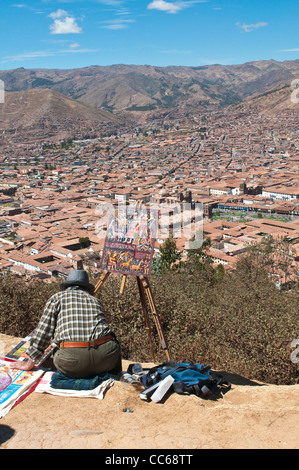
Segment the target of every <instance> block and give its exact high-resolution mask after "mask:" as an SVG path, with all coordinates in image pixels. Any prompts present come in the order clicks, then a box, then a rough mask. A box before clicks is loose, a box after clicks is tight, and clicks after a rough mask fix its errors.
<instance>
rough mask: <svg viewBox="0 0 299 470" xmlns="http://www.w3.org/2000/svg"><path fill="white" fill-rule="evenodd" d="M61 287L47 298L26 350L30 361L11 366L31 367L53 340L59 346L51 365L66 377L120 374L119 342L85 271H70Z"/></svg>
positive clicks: (29, 368) (28, 368)
mask: <svg viewBox="0 0 299 470" xmlns="http://www.w3.org/2000/svg"><path fill="white" fill-rule="evenodd" d="M60 287H61V289H62V291H61V292H58V293H56V294H54V295H53V296H52V297H51V298H50V299H49V300H48V302H47V304H46V307H45V310H44V313H43V315H42V317H41V319H40V322H39V324H38V327H37V329H36V330H35V333H34V335H33V337H32V339H31V343H30V347H29V349H28V350H27V351H26V353H27V355H28V357H29V360H28V361H26V362H24V361H17V362H15V363H12V364H11V367H12V368H16V369H22V370H31V369H32V368H33V367H34V364H35V362H38V361H39V359H40V358H41V357H42V355H43V352H44V350H45V349H46V348H47V347H48V346H49V345H50V344H51V342H52V341H53V340H54V342H55V343H56V344H57V345H58V348H57V349H56V350H55V352H54V357H53V362H54V365H55V367H56V369H57V370H59V372H61V373H62V374H64V375H66V376H67V377H71V378H91V377H95V376H96V375H98V374H100V373H103V372H109V373H111V374H114V375H118V374H119V373H121V371H122V366H121V349H120V346H119V343H118V341H117V339H116V337H115V335H114V333H113V332H112V331H111V329H110V328H109V326H108V324H107V322H106V319H105V313H104V309H103V306H102V304H101V303H100V301H99V300H98V299H96V298H95V297H94V296H93V293H94V286H93V285H92V284H90V283H89V278H88V274H87V272H86V271H84V270H76V269H74V270H72V271H71V272H70V274H69V276H68V278H67V280H66V281H65V282H63V283H62V284H61V286H60Z"/></svg>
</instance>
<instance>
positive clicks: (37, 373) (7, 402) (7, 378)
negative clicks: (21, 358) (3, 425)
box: [0, 359, 44, 418]
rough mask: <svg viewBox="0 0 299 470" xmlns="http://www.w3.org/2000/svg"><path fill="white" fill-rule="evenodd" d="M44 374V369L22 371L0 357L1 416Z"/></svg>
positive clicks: (31, 388)
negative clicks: (11, 366) (12, 367)
mask: <svg viewBox="0 0 299 470" xmlns="http://www.w3.org/2000/svg"><path fill="white" fill-rule="evenodd" d="M43 374H44V371H43V370H42V369H39V370H31V371H23V370H22V371H21V370H18V369H11V368H10V363H9V362H7V361H4V360H1V359H0V418H2V417H3V416H5V415H6V414H7V413H8V411H9V410H10V409H11V408H12V407H13V406H15V405H16V404H17V403H18V402H19V401H20V399H22V398H23V397H25V396H26V394H27V393H29V392H31V391H33V386H34V384H36V383H37V381H38V380H39V379H40V378H41V376H42V375H43Z"/></svg>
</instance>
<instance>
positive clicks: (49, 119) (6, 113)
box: [0, 90, 118, 142]
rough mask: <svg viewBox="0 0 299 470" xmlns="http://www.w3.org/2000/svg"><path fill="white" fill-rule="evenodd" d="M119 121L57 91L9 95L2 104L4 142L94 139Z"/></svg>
mask: <svg viewBox="0 0 299 470" xmlns="http://www.w3.org/2000/svg"><path fill="white" fill-rule="evenodd" d="M117 122H118V119H117V118H116V117H115V116H113V115H112V114H110V113H109V112H107V111H104V110H101V109H98V108H94V107H92V106H89V105H86V104H84V103H81V102H79V101H75V100H72V99H70V98H68V97H66V96H64V95H62V94H60V93H58V92H56V91H53V90H26V91H16V92H6V94H5V103H4V104H0V133H1V135H2V140H3V141H10V142H20V141H21V140H22V139H25V140H26V141H28V140H29V141H30V140H32V141H35V142H36V141H39V140H47V139H48V138H51V137H54V138H55V140H57V139H61V140H63V139H64V138H69V137H71V138H74V137H76V138H84V137H91V136H93V135H94V134H96V133H97V131H98V128H99V126H103V125H105V124H106V123H107V126H108V125H109V124H111V125H112V126H113V125H114V124H115V123H117Z"/></svg>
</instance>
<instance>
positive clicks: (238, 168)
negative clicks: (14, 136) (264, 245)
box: [0, 111, 299, 284]
mask: <svg viewBox="0 0 299 470" xmlns="http://www.w3.org/2000/svg"><path fill="white" fill-rule="evenodd" d="M106 131H107V129H106ZM107 134H108V135H107ZM0 164H1V165H0V172H1V173H0V175H1V176H0V204H1V206H0V210H1V217H0V270H1V271H2V272H11V273H14V274H18V275H24V276H27V277H29V278H34V277H39V278H42V279H45V280H49V281H50V280H51V278H52V276H57V275H58V276H66V275H67V274H68V273H69V270H70V268H72V267H76V266H77V265H78V262H80V263H82V262H83V266H84V268H86V269H89V270H91V271H92V272H94V273H98V272H99V266H100V260H101V253H102V250H103V246H104V241H105V238H104V237H103V236H99V234H98V232H97V225H98V222H99V217H100V215H99V214H100V211H99V210H98V208H99V205H101V204H104V203H106V204H113V205H115V204H118V203H120V202H121V203H124V204H136V203H138V202H142V203H143V204H145V205H146V204H149V205H150V204H156V205H157V206H159V205H160V206H161V207H165V206H167V205H169V206H171V205H180V204H182V205H183V204H185V203H189V204H190V205H191V208H194V207H195V206H196V204H201V205H202V208H203V237H204V238H209V239H210V241H211V244H210V246H209V247H208V248H207V254H208V255H209V256H210V257H211V259H212V261H213V262H214V263H215V264H222V265H223V266H224V267H225V269H230V268H233V267H234V266H235V264H236V260H237V259H238V256H239V255H240V254H242V253H244V252H245V251H246V250H247V248H248V246H249V245H250V244H253V243H258V242H260V241H261V240H262V239H263V238H264V237H269V236H272V237H273V238H274V239H275V238H282V239H285V240H287V241H288V242H289V244H290V246H291V248H292V250H291V251H290V253H292V257H293V259H292V261H293V263H295V265H296V264H297V266H298V269H297V272H299V181H298V169H299V127H298V120H297V118H296V113H295V112H294V111H286V112H282V113H281V114H279V115H277V116H274V117H273V116H267V115H262V114H257V113H254V112H252V113H250V112H249V113H246V114H242V113H236V112H234V113H230V112H229V111H227V112H213V113H210V114H206V115H203V116H200V115H199V116H198V117H196V116H195V117H193V118H192V119H191V118H190V119H189V121H188V124H187V123H186V121H185V120H183V119H182V120H181V121H180V120H179V119H178V120H176V121H175V120H169V121H168V122H166V121H165V119H164V120H163V121H162V120H159V119H157V120H156V121H155V120H154V121H152V122H151V123H150V124H142V125H140V126H139V127H133V126H132V128H126V129H124V127H121V128H120V129H119V130H118V131H117V132H113V133H112V134H111V135H109V133H107V132H106V136H101V137H98V138H92V139H87V140H76V139H69V140H68V141H64V142H62V143H61V142H60V143H59V142H58V143H55V144H54V143H53V142H47V141H46V139H44V141H41V140H40V139H37V140H36V142H34V141H31V142H29V143H26V144H25V143H21V142H14V143H13V144H10V145H2V147H1V154H0ZM169 220H170V221H171V218H170V219H169ZM170 228H171V225H170ZM161 229H163V227H161ZM86 239H87V240H88V243H84V240H85V241H86ZM82 240H83V243H82ZM164 241H165V237H164V238H163V237H162V236H161V234H159V233H158V235H157V239H156V244H155V256H159V248H160V246H161V244H162V243H164ZM175 241H176V246H177V248H178V250H180V252H181V254H182V257H183V258H184V256H185V255H186V249H187V239H186V237H184V232H182V236H181V237H180V238H176V239H175ZM276 281H277V283H278V284H280V283H282V282H283V277H281V278H278V279H277V280H276Z"/></svg>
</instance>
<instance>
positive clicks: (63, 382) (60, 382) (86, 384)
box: [50, 371, 111, 390]
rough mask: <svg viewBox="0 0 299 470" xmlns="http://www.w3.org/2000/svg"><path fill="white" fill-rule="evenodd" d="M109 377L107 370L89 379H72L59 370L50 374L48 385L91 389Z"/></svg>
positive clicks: (70, 388) (72, 388)
mask: <svg viewBox="0 0 299 470" xmlns="http://www.w3.org/2000/svg"><path fill="white" fill-rule="evenodd" d="M110 378H111V376H110V375H109V374H108V373H107V372H104V373H102V374H99V375H96V376H95V377H92V378H90V379H73V378H70V377H67V376H66V375H64V374H62V373H61V372H59V371H56V372H54V374H53V375H52V378H51V382H50V386H51V387H52V388H59V389H67V390H93V389H94V388H96V387H98V385H100V384H101V383H103V382H104V381H105V380H108V379H110Z"/></svg>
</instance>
